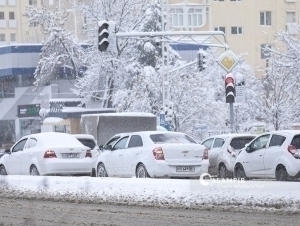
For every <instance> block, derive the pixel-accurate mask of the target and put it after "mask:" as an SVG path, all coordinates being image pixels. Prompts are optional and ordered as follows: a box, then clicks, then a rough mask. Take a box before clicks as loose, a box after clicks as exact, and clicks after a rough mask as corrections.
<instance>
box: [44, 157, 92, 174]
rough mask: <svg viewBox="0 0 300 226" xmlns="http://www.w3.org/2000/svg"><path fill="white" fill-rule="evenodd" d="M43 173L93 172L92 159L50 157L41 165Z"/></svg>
mask: <svg viewBox="0 0 300 226" xmlns="http://www.w3.org/2000/svg"><path fill="white" fill-rule="evenodd" d="M39 170H40V174H41V175H53V174H59V175H69V174H91V173H92V160H91V159H90V158H84V159H49V160H47V161H46V162H45V163H44V164H42V165H40V169H39Z"/></svg>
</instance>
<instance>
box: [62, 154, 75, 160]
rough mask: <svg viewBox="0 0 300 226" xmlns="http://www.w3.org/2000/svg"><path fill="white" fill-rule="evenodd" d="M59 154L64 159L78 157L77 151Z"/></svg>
mask: <svg viewBox="0 0 300 226" xmlns="http://www.w3.org/2000/svg"><path fill="white" fill-rule="evenodd" d="M61 156H62V157H63V158H64V159H66V158H79V153H64V154H61Z"/></svg>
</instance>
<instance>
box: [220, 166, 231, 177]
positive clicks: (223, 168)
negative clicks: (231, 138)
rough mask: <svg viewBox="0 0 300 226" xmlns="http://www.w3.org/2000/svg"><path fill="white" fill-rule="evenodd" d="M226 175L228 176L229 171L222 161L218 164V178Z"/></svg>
mask: <svg viewBox="0 0 300 226" xmlns="http://www.w3.org/2000/svg"><path fill="white" fill-rule="evenodd" d="M228 177H229V172H228V170H227V168H226V166H225V165H224V164H223V163H222V164H220V166H219V170H218V178H222V179H225V178H228Z"/></svg>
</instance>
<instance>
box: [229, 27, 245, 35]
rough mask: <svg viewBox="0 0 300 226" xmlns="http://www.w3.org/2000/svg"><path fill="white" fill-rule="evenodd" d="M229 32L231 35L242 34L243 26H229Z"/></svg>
mask: <svg viewBox="0 0 300 226" xmlns="http://www.w3.org/2000/svg"><path fill="white" fill-rule="evenodd" d="M231 34H233V35H242V34H243V28H242V27H231Z"/></svg>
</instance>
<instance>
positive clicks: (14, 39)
mask: <svg viewBox="0 0 300 226" xmlns="http://www.w3.org/2000/svg"><path fill="white" fill-rule="evenodd" d="M10 41H11V42H15V41H17V40H16V34H15V33H12V34H10Z"/></svg>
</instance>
